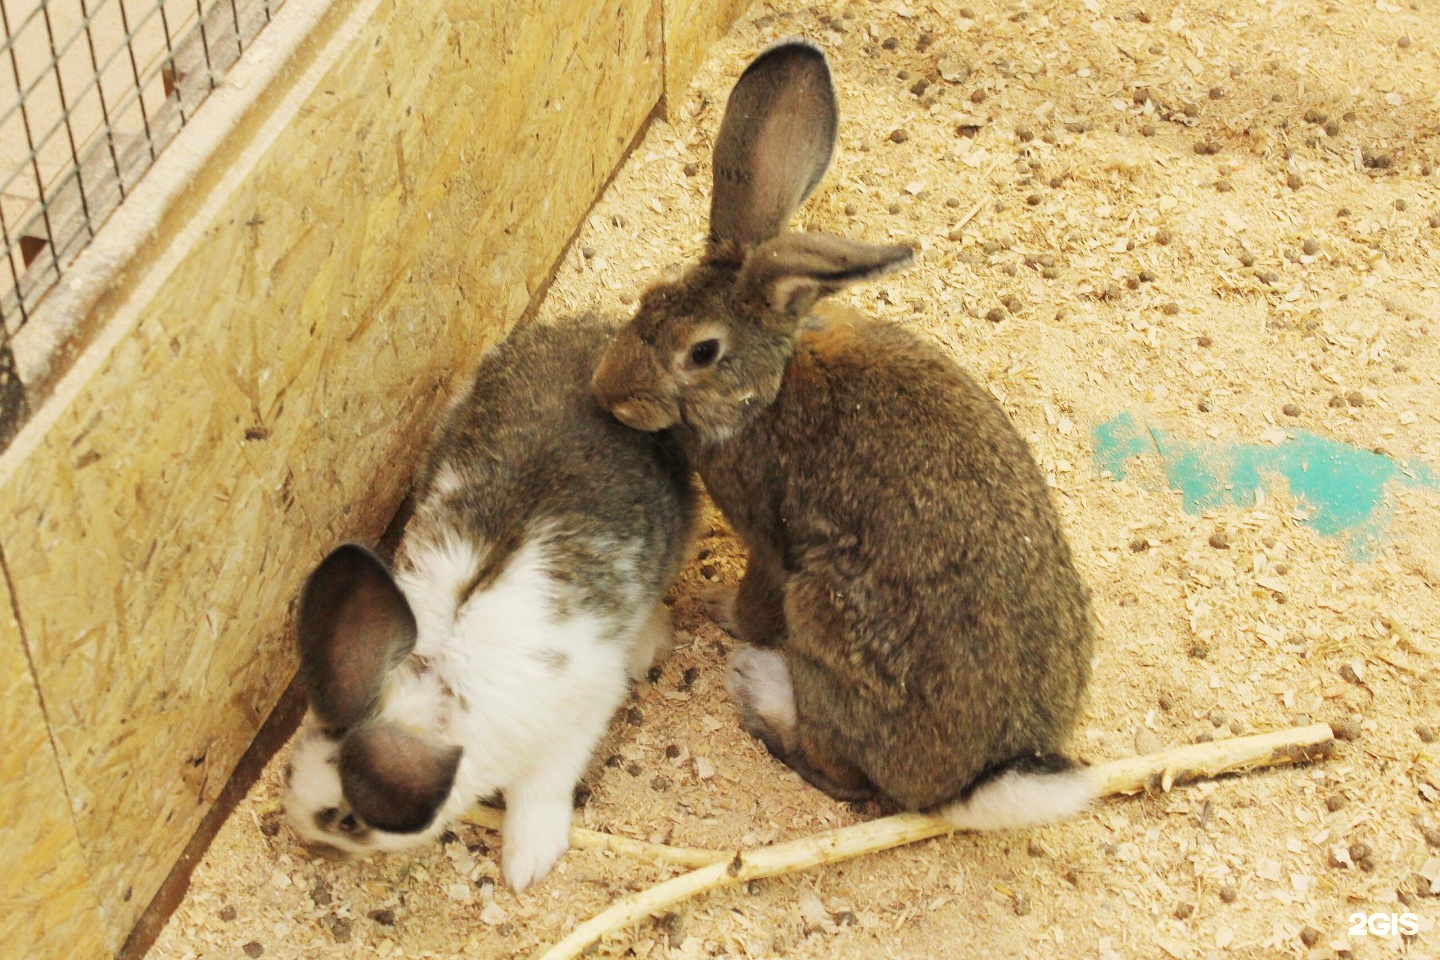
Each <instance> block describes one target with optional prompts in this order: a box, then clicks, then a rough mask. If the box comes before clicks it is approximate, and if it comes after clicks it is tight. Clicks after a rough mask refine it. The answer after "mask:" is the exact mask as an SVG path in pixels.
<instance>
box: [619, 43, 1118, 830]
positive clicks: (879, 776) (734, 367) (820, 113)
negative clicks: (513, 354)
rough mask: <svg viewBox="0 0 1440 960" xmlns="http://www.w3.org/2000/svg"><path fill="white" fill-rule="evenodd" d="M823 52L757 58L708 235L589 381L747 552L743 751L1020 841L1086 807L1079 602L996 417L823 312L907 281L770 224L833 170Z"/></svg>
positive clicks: (729, 135)
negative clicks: (651, 433)
mask: <svg viewBox="0 0 1440 960" xmlns="http://www.w3.org/2000/svg"><path fill="white" fill-rule="evenodd" d="M835 127H836V107H835V97H834V93H833V90H832V88H831V83H830V73H829V69H828V67H827V65H826V62H825V57H824V55H823V54H822V53H821V52H820V51H819V50H818V49H816V48H815V47H813V46H810V45H809V44H806V43H803V42H788V43H783V44H780V45H778V46H775V47H773V48H771V49H770V50H768V51H766V52H765V53H764V54H762V55H761V56H760V57H759V58H757V59H756V60H755V62H753V63H752V64H751V65H750V66H749V68H747V69H746V71H745V73H744V74H743V75H742V76H741V78H740V80H739V82H738V83H737V84H736V86H735V89H734V91H733V92H732V93H731V95H730V100H729V103H728V105H727V107H726V112H725V118H724V120H723V121H722V123H721V127H720V133H719V135H718V138H717V140H716V145H715V184H714V194H713V200H712V207H711V215H710V222H711V238H710V245H709V249H708V252H707V254H706V255H705V257H704V258H703V259H702V260H701V261H700V262H699V263H698V264H696V265H694V266H693V267H691V268H690V269H689V271H688V273H687V274H685V276H684V277H683V278H681V279H680V280H678V281H675V282H672V283H662V284H658V285H656V286H654V287H652V288H651V289H650V290H648V291H647V292H646V293H645V294H644V295H643V297H642V298H641V301H640V306H639V308H638V310H637V312H636V315H635V317H634V319H633V320H632V321H631V322H630V324H629V325H628V326H627V327H625V328H624V329H623V330H622V331H621V332H620V333H619V334H618V335H617V336H616V338H615V340H614V341H613V342H612V343H611V345H610V348H609V350H608V351H607V352H606V354H605V357H604V359H603V361H602V362H601V364H600V368H599V370H598V371H597V372H596V375H595V379H594V388H595V391H596V395H597V396H598V397H599V398H600V402H601V403H602V404H603V405H604V406H605V407H606V408H607V409H609V410H610V411H611V412H612V413H614V414H615V416H616V417H618V418H619V419H620V420H622V421H623V422H625V423H627V424H630V425H631V426H634V427H637V428H639V429H642V430H656V431H667V432H670V433H673V434H674V435H675V436H676V437H677V438H678V439H679V441H680V442H681V444H682V446H683V447H684V448H685V450H686V453H687V454H688V455H689V457H690V458H691V460H692V462H693V463H694V464H695V465H696V467H697V468H698V470H699V472H700V475H701V477H702V479H703V480H704V481H705V485H706V487H707V488H708V489H709V491H710V494H711V495H712V497H713V498H714V500H715V502H716V504H717V505H718V506H719V508H720V509H721V510H722V511H723V512H724V514H725V516H726V517H727V519H728V520H729V521H730V523H731V525H732V526H733V527H734V528H735V530H736V532H737V533H738V534H739V535H740V537H741V538H742V539H743V540H744V542H745V544H746V545H747V547H748V548H749V563H748V566H747V568H746V571H745V575H744V577H743V579H742V580H741V582H740V586H739V589H738V591H737V592H736V593H735V595H734V596H733V598H732V600H731V602H730V603H729V604H728V605H726V607H725V608H722V613H723V615H724V616H723V619H724V625H726V626H727V627H728V628H729V629H731V631H732V632H733V633H735V634H736V635H737V636H738V637H740V639H742V640H745V641H748V643H749V645H747V646H742V647H740V648H738V649H737V650H736V652H735V653H734V654H733V656H732V661H731V668H730V675H729V679H728V684H727V685H728V687H729V689H730V692H731V695H732V697H733V698H734V700H735V701H736V705H737V706H738V708H739V710H740V714H741V718H742V721H743V722H744V724H745V726H746V727H747V729H749V730H750V731H751V732H752V733H754V734H755V735H756V736H758V737H759V738H760V739H762V740H763V741H764V742H765V744H766V745H767V746H768V747H769V748H770V750H771V751H772V752H773V753H774V754H776V755H777V756H778V757H779V758H780V759H781V760H783V761H784V762H786V763H787V764H789V765H790V766H791V767H793V768H794V769H795V770H796V771H797V772H798V773H800V774H801V775H802V776H803V777H805V778H806V779H807V780H808V781H809V782H811V783H812V784H814V785H815V786H817V787H819V788H821V789H823V790H825V791H827V792H829V793H830V794H832V795H834V796H836V797H839V798H842V799H861V798H867V797H878V798H879V799H881V800H883V801H887V802H889V803H891V804H893V805H898V806H900V807H904V808H908V809H940V810H942V811H944V812H945V814H946V815H947V816H949V818H950V819H951V820H952V821H953V822H954V823H955V824H956V825H957V826H960V827H963V828H975V829H981V828H1005V827H1024V826H1029V825H1033V824H1039V823H1044V822H1047V821H1050V820H1054V819H1058V818H1062V817H1065V816H1069V815H1072V814H1074V813H1076V812H1077V811H1079V810H1080V809H1082V808H1083V807H1084V806H1085V805H1086V804H1087V803H1088V802H1089V800H1090V799H1091V797H1092V793H1093V791H1092V788H1091V786H1090V784H1089V780H1088V778H1087V777H1086V776H1085V774H1084V771H1083V770H1080V769H1078V767H1077V765H1076V764H1075V763H1074V762H1072V761H1070V760H1068V759H1067V758H1065V757H1064V756H1062V755H1060V753H1059V750H1060V749H1061V745H1062V743H1063V741H1064V740H1065V738H1066V736H1067V734H1068V733H1069V732H1070V730H1071V728H1072V727H1073V725H1074V723H1075V719H1076V716H1077V714H1078V712H1079V710H1080V706H1081V700H1082V696H1083V693H1084V689H1085V684H1086V680H1087V677H1088V673H1089V666H1090V656H1091V646H1092V627H1091V622H1090V617H1089V609H1088V595H1087V592H1086V590H1085V588H1084V586H1083V585H1082V583H1081V581H1080V579H1079V577H1078V576H1077V574H1076V572H1075V569H1074V567H1073V565H1072V562H1071V557H1070V550H1069V547H1068V545H1067V543H1066V541H1065V538H1064V535H1063V533H1062V531H1061V528H1060V522H1059V518H1058V516H1057V514H1056V511H1055V507H1054V504H1053V503H1052V502H1051V498H1050V494H1049V491H1048V490H1047V488H1046V485H1045V481H1044V478H1043V477H1042V476H1041V473H1040V470H1039V469H1038V467H1037V466H1036V465H1035V462H1034V460H1033V459H1032V457H1031V455H1030V451H1029V449H1028V447H1027V446H1026V444H1025V442H1024V440H1022V439H1021V438H1020V436H1019V435H1018V434H1017V433H1016V431H1015V428H1014V427H1013V426H1012V425H1011V423H1010V421H1009V420H1008V418H1007V417H1006V416H1005V413H1004V412H1003V411H1002V410H1001V409H1000V407H999V406H998V405H997V404H996V403H995V401H994V400H993V399H992V398H991V397H990V395H989V394H988V393H986V391H985V390H983V389H982V388H981V387H980V386H979V385H978V384H976V383H975V381H973V380H972V379H970V377H969V376H967V375H966V374H965V372H964V371H963V370H962V369H960V367H959V366H958V365H957V364H956V363H955V362H954V361H953V360H952V359H951V358H950V357H949V356H948V355H947V354H945V353H944V352H942V351H941V350H940V349H939V348H937V347H935V346H933V345H931V344H930V343H928V342H927V341H925V340H923V339H921V338H919V337H917V336H915V335H914V334H912V333H910V332H908V331H907V330H905V329H902V328H901V327H899V326H896V325H893V324H886V323H880V322H875V321H868V320H863V319H861V320H847V319H844V318H839V319H836V318H833V317H832V318H829V319H825V318H820V317H818V316H817V315H816V313H815V312H812V309H811V308H812V307H813V306H814V305H815V304H816V302H817V300H819V299H820V298H822V297H824V296H826V295H828V294H831V293H834V292H835V291H837V290H840V289H841V288H843V287H845V286H847V285H849V284H851V283H854V282H857V281H861V280H866V279H870V278H872V277H877V276H880V275H883V274H885V273H888V272H890V271H892V270H896V269H899V268H901V267H904V266H905V265H907V264H908V263H909V262H910V260H911V252H910V250H909V249H908V248H906V247H902V246H874V245H871V244H866V243H858V242H856V241H852V240H843V239H840V238H837V237H831V236H825V235H821V234H811V233H790V232H787V231H786V229H785V228H786V223H787V221H788V220H789V218H790V216H791V214H792V213H793V212H794V211H795V209H796V208H797V207H798V206H799V204H800V203H801V202H803V200H804V199H805V197H806V196H807V195H808V194H809V193H810V191H811V190H812V189H813V188H814V187H815V185H816V184H817V183H818V182H819V180H820V178H821V176H822V175H823V174H824V172H825V169H826V168H827V166H828V165H829V161H830V154H831V151H832V148H833V143H834V137H835Z"/></svg>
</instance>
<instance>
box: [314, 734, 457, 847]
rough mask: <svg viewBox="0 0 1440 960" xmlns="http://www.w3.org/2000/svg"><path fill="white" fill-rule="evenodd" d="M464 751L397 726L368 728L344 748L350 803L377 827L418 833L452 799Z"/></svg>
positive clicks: (345, 783)
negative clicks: (451, 795)
mask: <svg viewBox="0 0 1440 960" xmlns="http://www.w3.org/2000/svg"><path fill="white" fill-rule="evenodd" d="M461 752H462V751H461V748H460V747H457V746H453V745H450V744H443V743H436V742H435V741H433V740H431V739H429V738H428V737H422V736H419V735H418V734H414V733H411V732H409V731H408V730H403V729H401V728H400V727H397V726H395V725H394V724H390V723H367V724H364V725H362V726H360V727H358V728H356V729H354V730H352V731H350V734H349V736H347V737H346V738H345V742H344V743H342V744H341V745H340V786H341V789H342V790H343V791H344V793H345V802H346V803H348V804H350V808H351V809H352V810H354V811H355V813H356V814H357V815H359V817H360V819H361V820H364V821H365V822H366V823H368V824H369V825H370V826H372V827H375V828H376V829H379V830H385V831H388V832H390V833H419V832H420V831H421V830H424V829H425V828H426V827H428V826H430V824H431V823H432V822H434V820H435V814H436V813H438V812H439V810H440V807H441V805H442V804H444V802H445V799H446V798H447V797H449V796H450V790H451V788H452V787H453V786H454V785H455V771H456V770H457V769H459V767H460V754H461Z"/></svg>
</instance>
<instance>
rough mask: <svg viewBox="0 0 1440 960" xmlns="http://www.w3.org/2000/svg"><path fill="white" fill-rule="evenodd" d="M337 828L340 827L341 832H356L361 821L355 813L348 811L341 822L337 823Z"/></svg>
mask: <svg viewBox="0 0 1440 960" xmlns="http://www.w3.org/2000/svg"><path fill="white" fill-rule="evenodd" d="M336 828H337V829H339V831H340V832H341V833H354V832H355V831H356V830H358V829H359V828H360V821H359V820H356V819H355V814H353V813H347V814H345V816H343V817H341V818H340V822H339V823H338V824H336Z"/></svg>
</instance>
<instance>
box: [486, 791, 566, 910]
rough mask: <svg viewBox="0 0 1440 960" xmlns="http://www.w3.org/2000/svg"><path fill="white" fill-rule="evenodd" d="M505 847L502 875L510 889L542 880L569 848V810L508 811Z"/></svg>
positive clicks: (522, 887)
mask: <svg viewBox="0 0 1440 960" xmlns="http://www.w3.org/2000/svg"><path fill="white" fill-rule="evenodd" d="M504 839H505V845H504V847H503V848H502V850H501V857H500V859H501V872H502V873H504V874H505V882H506V883H508V884H509V885H510V889H512V890H514V891H515V892H516V893H519V892H520V891H521V890H524V889H525V888H526V887H528V886H530V885H531V884H532V883H535V882H537V881H539V880H542V879H544V878H545V875H546V874H548V873H549V872H550V869H551V868H552V867H554V866H555V862H556V861H557V860H559V859H560V856H561V855H562V854H563V853H564V852H565V851H566V850H568V849H569V848H570V807H569V804H561V805H559V807H557V809H556V810H554V811H551V810H545V811H536V810H533V809H532V810H529V811H525V810H524V808H521V809H519V810H510V811H509V812H507V813H506V814H505V838H504Z"/></svg>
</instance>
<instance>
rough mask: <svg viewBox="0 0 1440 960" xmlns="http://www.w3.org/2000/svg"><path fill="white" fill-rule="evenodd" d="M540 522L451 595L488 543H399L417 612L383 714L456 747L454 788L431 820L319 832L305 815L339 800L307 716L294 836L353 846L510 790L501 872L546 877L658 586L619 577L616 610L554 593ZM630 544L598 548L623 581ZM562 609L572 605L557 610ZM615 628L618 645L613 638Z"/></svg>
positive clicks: (650, 616)
mask: <svg viewBox="0 0 1440 960" xmlns="http://www.w3.org/2000/svg"><path fill="white" fill-rule="evenodd" d="M549 533H550V531H548V530H546V529H545V528H543V527H542V528H540V529H533V530H530V531H528V532H527V536H526V539H525V542H524V543H523V545H522V546H521V547H520V549H519V550H517V551H516V552H515V553H514V554H513V555H512V556H510V557H509V558H508V559H507V561H506V563H505V567H504V569H503V570H502V571H501V572H500V574H499V576H497V577H496V578H495V580H494V581H493V582H490V583H488V584H487V585H486V586H485V587H483V588H482V589H479V590H476V591H474V592H473V593H471V594H470V596H469V597H468V598H467V599H466V600H465V603H464V605H463V606H460V605H459V601H460V598H461V592H462V591H463V590H464V589H465V588H467V587H468V586H469V585H470V584H471V583H472V582H473V580H474V577H475V575H476V572H477V571H478V570H479V568H480V564H481V563H482V562H483V561H484V559H485V556H486V553H487V550H488V547H487V546H486V545H484V544H478V545H477V544H473V543H469V542H466V541H465V540H463V539H461V538H459V537H458V536H452V537H446V538H444V539H443V540H441V541H440V542H431V543H425V542H415V543H410V544H407V545H406V552H405V557H406V562H405V565H404V567H403V568H402V569H400V570H397V571H396V582H397V583H398V584H399V586H400V588H401V590H402V591H403V592H404V594H405V597H406V600H407V601H408V602H409V604H410V607H411V610H412V611H413V612H414V614H415V621H416V627H417V637H416V643H415V651H414V655H413V656H411V657H410V658H408V659H407V660H406V661H405V662H404V663H403V664H401V665H400V666H399V667H397V668H396V669H395V670H393V671H391V673H390V675H389V676H388V677H387V679H386V684H385V690H384V698H383V701H382V705H381V708H380V714H379V719H382V720H385V721H388V722H392V723H397V724H399V725H400V726H402V727H405V728H406V729H409V730H412V731H415V732H419V733H424V734H426V735H428V736H431V737H433V738H435V739H436V740H438V741H440V742H442V743H452V744H458V745H459V746H460V747H462V749H463V753H462V754H461V758H460V766H459V769H458V770H457V771H456V777H455V784H454V788H453V789H452V791H451V793H450V796H449V798H448V799H447V800H446V801H445V803H444V804H443V805H442V806H441V808H440V810H439V811H438V813H437V815H436V817H435V820H434V822H433V823H432V824H431V825H430V826H429V827H428V828H426V829H425V830H423V831H421V832H418V833H413V834H397V833H387V832H384V831H380V830H372V831H370V832H369V833H368V834H366V835H364V837H363V839H362V840H360V841H359V842H355V841H352V840H351V839H350V838H349V837H347V836H344V835H341V834H338V833H326V832H324V831H322V830H321V829H320V828H319V827H318V826H317V825H316V823H315V815H316V814H317V813H319V812H320V811H322V810H325V809H326V808H330V807H335V808H340V809H343V808H344V803H343V798H342V792H341V788H340V781H339V770H338V767H337V765H336V763H335V762H334V761H335V757H336V756H337V754H338V745H337V744H335V743H334V742H333V741H331V740H329V738H327V737H326V736H325V734H324V733H323V731H322V730H321V729H320V728H319V726H318V724H316V723H315V722H314V721H313V720H307V722H306V724H305V726H304V727H302V729H301V732H300V734H299V736H298V738H297V741H296V745H295V751H294V756H293V768H292V769H293V772H292V776H291V784H290V789H289V790H288V792H287V797H286V803H285V805H286V811H287V814H288V816H289V819H290V821H291V823H292V825H293V826H294V829H295V832H296V833H297V834H299V835H300V837H301V838H302V839H304V840H308V841H318V842H323V843H326V844H329V845H330V846H332V847H338V848H340V849H342V850H345V851H347V852H350V853H354V854H361V855H363V854H367V853H374V852H377V851H387V852H388V851H396V850H401V849H405V848H407V847H414V846H416V845H418V844H421V843H424V842H426V841H429V840H432V839H433V838H434V837H435V836H437V835H438V834H439V833H440V832H441V831H443V830H444V829H445V828H446V827H447V826H448V825H449V824H450V823H451V822H453V821H454V819H455V818H456V817H457V816H459V815H460V814H461V813H463V812H464V811H465V810H466V809H467V808H468V807H469V806H470V805H471V804H472V803H474V802H475V799H476V798H477V797H483V796H488V795H490V794H492V793H494V792H495V791H496V790H503V791H505V794H506V801H507V807H508V809H509V813H507V815H506V824H507V829H506V834H505V844H504V847H503V849H502V859H503V867H504V872H505V875H506V877H507V879H508V880H509V881H510V882H511V883H512V884H513V885H514V886H515V887H517V888H520V887H523V886H526V885H528V884H530V883H533V882H535V881H537V880H539V879H540V878H541V877H543V876H544V875H545V874H546V873H547V872H548V871H549V870H550V868H551V866H553V864H554V863H555V860H556V859H557V858H558V857H559V856H560V854H561V853H563V852H564V850H565V849H566V847H567V846H568V844H569V817H570V802H571V791H572V790H573V788H574V785H575V783H576V782H577V781H578V780H579V779H580V776H581V774H582V773H584V771H585V766H586V764H587V763H588V762H589V759H590V755H591V753H592V752H593V750H594V748H595V744H596V743H597V742H598V741H599V739H600V738H601V736H603V735H604V733H605V730H606V727H607V726H608V724H609V721H610V717H611V716H612V715H613V714H614V712H615V710H616V708H617V707H619V705H620V703H621V701H622V700H623V699H624V697H625V695H626V693H627V691H628V690H629V682H628V677H627V667H628V666H629V665H630V663H629V661H630V660H631V659H632V658H634V657H635V656H636V654H635V652H634V651H633V650H632V649H630V648H631V647H632V646H635V645H642V644H648V645H649V646H650V647H653V646H654V644H655V642H656V640H657V639H658V638H657V637H655V636H653V635H646V633H645V632H646V631H649V633H650V634H653V633H654V632H655V631H656V626H655V623H654V622H653V620H654V618H655V616H656V607H655V604H656V603H657V602H658V600H659V597H658V596H650V595H643V596H642V594H645V593H646V592H645V591H643V590H641V589H639V588H638V587H636V586H634V585H633V584H632V583H628V582H627V586H626V592H625V593H624V594H623V595H622V598H621V599H622V601H623V603H624V605H625V612H624V614H623V615H622V616H620V617H610V618H604V617H598V616H596V615H594V614H592V613H590V612H589V611H587V610H586V609H585V607H584V606H583V605H582V604H578V603H569V604H564V603H560V602H558V601H560V600H562V599H563V598H564V594H565V592H566V591H567V590H569V589H571V588H570V587H568V586H567V585H566V584H565V583H564V582H562V581H557V580H556V579H554V578H553V577H552V576H551V570H552V558H551V556H550V555H549V547H548V535H549ZM636 549H637V548H636V547H635V546H634V545H633V544H631V543H629V542H616V543H606V544H602V545H600V546H599V547H597V551H599V552H600V555H602V556H610V557H612V558H613V559H614V560H615V562H616V565H617V567H618V568H619V570H620V572H621V574H622V576H624V577H625V578H626V579H627V581H628V580H633V577H634V574H635V571H636V566H637V564H638V560H639V557H638V554H637V552H636ZM566 609H568V610H569V611H570V612H569V615H567V616H563V617H562V616H561V611H562V610H566ZM617 637H619V638H623V641H624V642H620V643H617V642H615V641H616V639H617Z"/></svg>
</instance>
